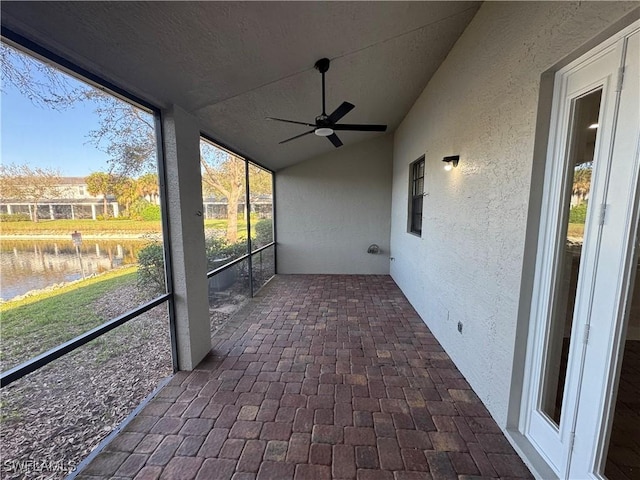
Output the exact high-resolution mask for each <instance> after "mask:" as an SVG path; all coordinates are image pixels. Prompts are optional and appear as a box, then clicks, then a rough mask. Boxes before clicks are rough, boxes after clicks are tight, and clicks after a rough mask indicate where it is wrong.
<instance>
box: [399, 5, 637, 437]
mask: <svg viewBox="0 0 640 480" xmlns="http://www.w3.org/2000/svg"><path fill="white" fill-rule="evenodd" d="M635 5H637V4H635ZM633 7H634V4H631V3H626V4H621V3H612V2H583V3H582V4H577V3H565V2H541V3H528V2H514V3H503V2H487V3H485V4H484V5H483V6H482V7H481V9H480V10H479V12H478V14H477V15H476V17H475V18H474V19H473V20H472V22H471V23H470V24H469V26H468V27H467V30H466V31H465V32H464V33H463V35H462V36H461V38H460V39H459V40H458V42H457V43H456V45H455V46H454V48H453V49H452V51H451V52H450V54H449V56H448V57H447V59H446V60H445V62H444V63H443V64H442V66H441V67H440V69H439V70H438V72H437V73H436V74H435V75H434V77H433V78H432V79H431V81H430V83H429V84H428V85H427V87H426V89H425V90H424V92H423V93H422V94H421V96H420V97H419V99H418V100H417V101H416V103H415V104H414V106H413V107H412V109H411V111H410V112H409V114H408V115H407V116H406V118H405V119H404V121H403V122H402V124H401V126H400V127H399V128H398V130H397V131H396V133H395V137H394V152H393V156H394V163H393V191H392V225H391V256H392V257H394V258H395V259H394V261H392V262H391V268H390V270H391V274H392V276H393V278H394V279H395V281H396V282H397V283H398V285H399V286H400V288H401V289H402V290H403V292H404V293H405V295H406V296H407V297H408V299H409V301H410V302H411V303H412V304H413V305H414V307H415V308H416V310H417V311H418V313H419V314H420V315H421V316H422V318H423V319H424V321H425V322H426V323H427V325H428V326H429V327H430V328H431V330H432V331H433V333H434V334H435V335H436V337H437V338H438V340H440V342H441V343H442V345H443V346H444V348H445V350H446V351H447V352H448V353H449V355H450V356H451V357H452V359H453V360H454V362H455V363H456V365H457V366H458V367H459V368H460V370H461V371H462V373H463V374H464V375H465V377H466V378H467V380H469V382H470V383H471V385H472V387H473V388H474V389H475V391H476V392H477V393H478V394H479V396H480V397H481V398H482V400H483V401H484V402H485V404H486V405H487V407H488V408H489V410H490V411H491V413H492V415H493V416H494V418H495V419H496V420H497V421H498V423H499V424H500V425H502V426H503V427H504V426H505V424H506V420H507V408H508V401H509V391H510V385H511V374H512V364H513V361H514V345H515V341H516V339H515V333H516V323H517V316H518V303H519V296H520V285H521V280H522V272H523V267H522V265H523V255H524V245H525V233H526V228H527V212H528V202H529V195H530V191H531V186H532V180H531V179H532V167H533V163H532V162H533V158H534V155H533V152H534V134H535V128H536V113H537V108H538V101H539V94H540V77H541V74H542V73H543V72H545V71H547V70H549V69H550V68H552V67H554V66H555V65H557V64H558V62H561V61H562V60H563V59H566V58H567V57H568V56H569V55H573V54H574V53H575V52H576V50H577V49H580V48H582V47H583V46H584V45H585V43H586V42H589V41H592V40H593V39H594V38H596V37H597V36H598V34H599V32H601V31H603V30H604V29H606V28H607V27H609V26H610V25H611V24H612V23H614V22H615V21H616V20H618V19H620V18H621V17H622V16H624V14H625V13H627V12H629V11H630V10H631V9H632V8H633ZM423 154H426V169H425V170H426V172H425V175H426V179H425V182H426V196H425V197H424V217H423V233H422V238H418V237H416V236H414V235H411V234H408V233H407V232H406V230H407V192H408V178H409V164H410V163H411V162H412V161H414V160H416V159H417V158H419V157H420V156H421V155H423ZM454 154H459V155H460V165H459V166H458V168H457V169H454V170H453V171H451V172H445V171H444V170H443V168H442V167H443V162H442V158H443V157H444V156H446V155H454ZM539 183H540V182H539V179H537V178H536V179H535V180H534V183H533V185H535V186H536V188H539ZM458 322H462V324H463V330H462V333H458V331H457V324H458Z"/></svg>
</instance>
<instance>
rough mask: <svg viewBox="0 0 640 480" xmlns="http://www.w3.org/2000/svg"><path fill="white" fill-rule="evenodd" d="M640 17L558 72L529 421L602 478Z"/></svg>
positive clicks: (624, 258) (632, 212)
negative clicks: (638, 20) (639, 19)
mask: <svg viewBox="0 0 640 480" xmlns="http://www.w3.org/2000/svg"><path fill="white" fill-rule="evenodd" d="M639 27H640V22H636V23H635V24H634V25H633V26H631V27H629V28H627V29H625V30H624V31H623V32H621V33H620V34H618V35H617V36H615V37H614V38H612V39H610V40H609V41H607V42H605V43H604V44H602V45H600V46H599V47H597V48H596V49H594V50H592V51H591V52H589V53H588V54H586V55H585V56H583V57H581V58H580V59H578V60H577V61H575V62H573V63H571V64H570V65H568V66H567V67H565V68H563V69H562V70H561V71H559V72H558V73H557V75H556V82H555V91H554V105H553V111H552V122H553V123H552V126H551V135H550V143H549V151H548V161H547V169H546V173H545V191H544V202H543V211H542V221H541V230H540V237H539V250H538V260H537V264H536V280H535V286H534V297H533V298H534V301H533V302H532V316H531V329H530V335H529V341H528V350H527V371H526V376H527V378H526V379H525V385H526V388H525V397H524V401H523V408H522V412H521V425H520V428H521V431H522V432H523V433H524V434H525V435H526V436H527V437H528V438H529V440H530V441H531V442H532V444H534V446H535V447H536V448H537V450H538V451H539V452H540V454H541V455H542V456H543V457H544V458H545V459H546V460H547V463H548V464H549V465H550V466H551V468H552V469H553V470H554V471H555V472H556V474H557V475H558V477H560V478H587V477H591V476H592V477H594V478H602V477H600V474H599V471H600V470H601V468H600V463H601V458H602V451H603V450H604V446H605V445H606V438H607V434H608V418H609V414H610V406H611V400H612V398H613V396H614V388H613V386H614V385H615V383H616V377H615V372H616V368H617V358H618V357H617V353H618V350H619V346H620V338H621V332H622V330H623V325H624V320H625V309H624V308H623V306H624V305H625V303H624V301H625V298H626V295H627V291H628V289H629V284H630V283H631V281H632V278H631V277H632V273H634V272H635V269H633V268H631V265H632V263H633V262H632V258H633V254H634V252H633V246H634V242H633V241H632V239H634V238H635V230H636V226H637V217H638V215H637V206H638V202H637V193H638V188H637V187H638V171H639V168H640V165H639V160H638V148H639V147H638V145H639V143H638V142H639V131H640V120H639V113H638V111H639V110H640V103H639V97H638V91H639V90H640V88H639V83H640V76H639V73H638V59H639V58H640V44H639V37H640V34H639V33H638V31H639Z"/></svg>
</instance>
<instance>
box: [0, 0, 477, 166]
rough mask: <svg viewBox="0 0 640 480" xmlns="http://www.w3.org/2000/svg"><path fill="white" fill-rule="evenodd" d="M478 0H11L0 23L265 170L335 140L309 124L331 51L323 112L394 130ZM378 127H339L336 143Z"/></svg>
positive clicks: (3, 8)
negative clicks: (343, 111) (186, 116)
mask: <svg viewBox="0 0 640 480" xmlns="http://www.w3.org/2000/svg"><path fill="white" fill-rule="evenodd" d="M479 5H480V3H479V2H10V1H3V2H2V3H1V4H0V8H1V13H2V16H1V19H2V25H3V26H5V27H6V28H9V29H10V30H12V31H14V32H15V33H18V34H21V35H23V36H25V37H27V38H28V39H30V40H32V41H34V42H36V43H38V44H40V45H41V46H43V47H45V48H47V49H49V50H51V51H53V52H54V53H56V54H58V55H61V56H63V57H65V58H67V59H68V60H70V61H72V62H73V63H75V64H77V65H79V66H80V67H82V68H84V69H86V70H89V71H91V72H93V73H95V74H97V75H99V76H100V77H102V78H104V79H105V80H108V81H110V82H111V83H113V84H116V85H118V86H120V87H122V88H124V89H125V90H128V91H130V92H131V93H132V94H134V95H136V96H138V97H140V98H144V99H145V100H147V101H148V102H150V103H152V104H154V105H156V106H158V107H161V108H163V107H167V106H169V105H172V104H176V105H179V106H180V107H182V108H184V109H185V110H187V111H189V112H191V113H192V114H194V115H195V116H197V117H198V118H199V120H200V122H201V127H202V131H203V132H204V133H206V134H208V135H210V136H212V137H213V138H215V139H217V140H218V141H220V142H222V143H224V144H226V145H228V146H229V147H231V148H233V149H236V150H237V151H239V152H240V153H243V154H245V155H247V156H248V157H250V158H252V159H254V160H256V161H258V162H260V163H262V164H263V165H265V166H267V167H269V168H272V169H274V170H278V169H281V168H283V167H286V166H289V165H292V164H295V163H298V162H300V161H303V160H306V159H308V158H311V157H313V156H316V155H319V154H322V153H326V152H329V151H331V150H333V148H334V147H333V146H332V145H331V143H330V142H329V141H328V140H327V139H325V138H321V137H317V136H315V135H307V136H306V137H303V138H301V139H299V140H295V141H292V142H289V143H286V144H282V145H279V144H278V142H279V141H281V140H284V139H286V138H289V137H291V136H294V135H297V134H299V133H302V132H304V131H306V130H308V127H304V126H301V125H293V124H285V123H279V122H274V121H268V120H265V117H267V116H273V117H280V118H287V119H293V120H298V121H302V122H311V123H312V122H313V121H314V119H315V117H316V116H317V115H319V114H320V113H321V110H322V103H321V77H320V74H319V73H318V72H317V71H316V70H315V69H314V68H313V65H314V63H315V61H316V60H318V59H319V58H322V57H328V58H330V59H331V67H330V70H329V71H328V72H327V75H326V82H327V86H326V88H327V113H329V112H331V111H332V110H333V109H335V108H336V107H337V106H338V105H339V104H340V103H342V102H343V101H349V102H350V103H353V104H355V106H356V108H355V109H354V110H353V111H351V112H350V113H349V114H348V115H347V116H346V117H345V118H344V119H343V122H344V123H383V124H387V125H388V126H389V129H388V131H393V130H394V129H395V128H396V127H397V126H398V125H399V123H400V122H401V121H402V119H403V118H404V116H405V115H406V114H407V112H408V111H409V109H410V107H411V106H412V104H413V103H414V102H415V100H416V98H417V97H418V95H419V94H420V93H421V92H422V90H423V89H424V87H425V86H426V84H427V82H428V81H429V79H430V78H431V76H432V75H433V73H434V72H435V71H436V70H437V68H438V66H439V65H440V64H441V62H442V61H443V60H444V58H445V57H446V56H447V54H448V52H449V50H450V49H451V47H452V46H453V45H454V43H455V42H456V40H457V39H458V37H459V36H460V34H461V33H462V31H463V30H464V29H465V27H466V26H467V24H468V23H469V21H470V20H471V19H472V18H473V16H474V14H475V13H476V11H477V9H478V7H479ZM375 135H381V134H380V133H361V132H340V138H341V139H342V141H343V142H344V144H345V145H349V144H352V143H356V142H359V141H362V140H365V139H368V138H373V137H374V136H375Z"/></svg>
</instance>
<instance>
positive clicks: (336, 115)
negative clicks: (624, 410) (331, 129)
mask: <svg viewBox="0 0 640 480" xmlns="http://www.w3.org/2000/svg"><path fill="white" fill-rule="evenodd" d="M354 108H356V106H355V105H352V104H351V103H349V102H342V105H340V106H339V107H338V108H336V109H335V110H334V111H333V113H332V114H331V115H329V120H331V121H332V122H334V123H335V122H337V121H338V120H340V119H341V118H342V117H344V116H345V115H346V114H347V113H349V112H350V111H351V110H353V109H354Z"/></svg>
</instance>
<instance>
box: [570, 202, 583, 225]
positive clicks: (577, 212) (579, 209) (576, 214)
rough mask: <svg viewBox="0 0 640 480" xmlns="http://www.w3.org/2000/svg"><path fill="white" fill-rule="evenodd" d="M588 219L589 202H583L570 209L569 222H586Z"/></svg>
mask: <svg viewBox="0 0 640 480" xmlns="http://www.w3.org/2000/svg"><path fill="white" fill-rule="evenodd" d="M586 219H587V203H586V202H585V203H581V204H579V205H576V206H575V207H573V208H572V209H571V210H569V223H584V222H585V221H586Z"/></svg>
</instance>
